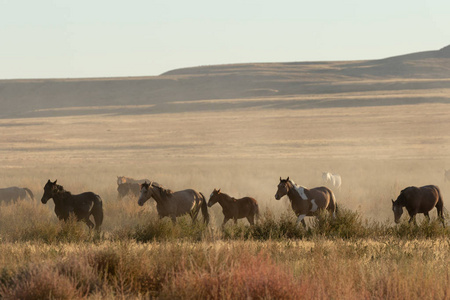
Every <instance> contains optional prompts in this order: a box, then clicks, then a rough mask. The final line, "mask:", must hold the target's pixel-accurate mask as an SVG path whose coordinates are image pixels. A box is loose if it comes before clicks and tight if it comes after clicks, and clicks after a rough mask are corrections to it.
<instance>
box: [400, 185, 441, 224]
mask: <svg viewBox="0 0 450 300" xmlns="http://www.w3.org/2000/svg"><path fill="white" fill-rule="evenodd" d="M403 207H406V210H407V211H408V214H409V217H410V218H409V223H411V222H414V224H416V215H417V214H424V215H425V217H426V218H427V219H428V220H430V216H429V214H428V213H429V211H430V210H432V209H433V208H435V207H436V210H437V215H438V218H439V219H440V220H441V222H442V225H443V226H444V227H445V220H444V213H443V210H444V202H443V200H442V196H441V191H440V190H439V188H438V187H437V186H435V185H426V186H422V187H415V186H410V187H407V188H406V189H404V190H402V191H401V192H400V195H399V196H398V197H397V200H395V201H394V200H392V211H393V212H394V221H395V223H399V222H400V217H401V216H402V214H403Z"/></svg>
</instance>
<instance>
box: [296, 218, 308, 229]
mask: <svg viewBox="0 0 450 300" xmlns="http://www.w3.org/2000/svg"><path fill="white" fill-rule="evenodd" d="M305 217H306V215H299V216H298V217H297V227H298V226H300V222H301V223H302V224H303V227H305V228H306V223H305V220H304V218H305Z"/></svg>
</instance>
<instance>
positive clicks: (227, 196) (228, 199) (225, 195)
mask: <svg viewBox="0 0 450 300" xmlns="http://www.w3.org/2000/svg"><path fill="white" fill-rule="evenodd" d="M220 195H223V196H222V199H223V198H224V197H225V201H228V202H236V201H237V199H236V198H234V197H231V196H230V195H228V194H225V193H220V194H219V196H220Z"/></svg>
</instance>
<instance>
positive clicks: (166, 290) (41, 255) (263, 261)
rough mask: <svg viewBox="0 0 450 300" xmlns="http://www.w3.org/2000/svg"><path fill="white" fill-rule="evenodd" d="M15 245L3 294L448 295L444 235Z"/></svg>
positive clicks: (5, 267)
mask: <svg viewBox="0 0 450 300" xmlns="http://www.w3.org/2000/svg"><path fill="white" fill-rule="evenodd" d="M18 246H19V245H13V244H2V245H0V250H1V251H2V253H4V255H3V256H6V257H8V258H7V259H5V258H3V259H2V261H1V262H0V268H1V269H2V273H1V278H0V280H1V282H2V292H1V294H2V296H3V297H6V298H8V297H20V298H23V299H26V298H30V299H31V298H32V297H43V298H47V297H48V296H51V295H53V297H55V298H65V299H70V298H73V297H76V298H79V297H93V298H95V297H97V296H100V295H101V296H102V297H105V296H109V297H110V296H112V295H115V296H118V297H144V296H145V297H147V296H158V297H160V298H164V299H165V298H183V299H184V298H190V299H198V298H204V299H236V298H248V297H250V298H264V299H267V298H270V299H273V298H276V299H293V298H298V297H299V295H301V296H302V297H307V298H317V299H330V298H345V299H355V298H358V299H387V298H389V299H391V298H395V299H411V298H417V297H421V298H423V299H445V298H446V297H448V295H449V294H448V293H449V292H450V291H449V283H450V282H449V279H448V278H450V277H449V275H450V274H449V271H448V268H447V267H446V265H447V263H448V262H449V259H450V257H449V253H450V251H449V250H450V249H449V247H450V245H449V243H448V242H447V239H435V240H412V241H403V240H398V239H395V238H390V239H385V240H383V241H376V240H372V239H365V240H359V241H356V242H354V241H352V242H350V241H342V240H339V239H334V240H330V239H320V238H319V239H314V240H311V241H280V242H275V241H266V242H255V241H253V242H244V241H241V242H239V241H235V242H232V243H229V242H227V243H223V242H215V243H210V242H203V243H191V242H187V243H186V242H178V243H172V242H164V243H152V244H136V243H134V242H126V243H110V242H104V243H101V244H98V245H96V244H91V243H88V244H59V245H50V246H47V245H43V244H39V243H37V244H36V243H22V244H20V247H18ZM12 257H14V258H15V259H13V258H12ZM44 266H45V267H44Z"/></svg>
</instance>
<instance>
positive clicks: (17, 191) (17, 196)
mask: <svg viewBox="0 0 450 300" xmlns="http://www.w3.org/2000/svg"><path fill="white" fill-rule="evenodd" d="M27 194H28V196H29V197H30V198H31V200H34V195H33V193H32V192H31V191H30V190H29V189H27V188H20V187H17V186H12V187H7V188H2V189H0V203H1V202H5V203H10V202H17V201H18V200H22V199H25V198H26V197H27Z"/></svg>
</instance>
